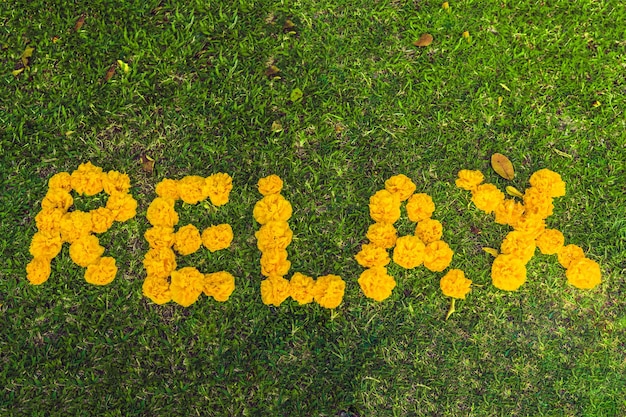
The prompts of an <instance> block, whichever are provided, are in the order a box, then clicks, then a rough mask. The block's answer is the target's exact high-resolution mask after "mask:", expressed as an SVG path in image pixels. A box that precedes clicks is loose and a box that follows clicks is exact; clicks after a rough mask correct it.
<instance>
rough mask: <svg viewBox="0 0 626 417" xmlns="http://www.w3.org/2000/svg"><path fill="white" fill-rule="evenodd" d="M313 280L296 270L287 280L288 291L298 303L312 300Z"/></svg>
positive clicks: (301, 303)
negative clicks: (289, 279)
mask: <svg viewBox="0 0 626 417" xmlns="http://www.w3.org/2000/svg"><path fill="white" fill-rule="evenodd" d="M314 289H315V280H314V279H313V278H311V277H309V276H306V275H304V274H301V273H300V272H296V273H295V274H293V276H292V277H291V281H289V293H290V294H291V298H293V299H294V300H296V301H297V302H298V304H300V305H304V304H309V303H310V302H312V301H313V296H314Z"/></svg>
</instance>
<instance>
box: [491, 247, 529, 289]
mask: <svg viewBox="0 0 626 417" xmlns="http://www.w3.org/2000/svg"><path fill="white" fill-rule="evenodd" d="M491 281H492V282H493V285H494V287H496V288H498V289H501V290H504V291H516V290H517V289H518V288H519V287H521V286H522V285H523V284H524V283H525V282H526V267H525V266H524V263H523V262H522V261H521V260H520V259H519V258H517V257H515V256H513V255H498V256H497V257H496V259H495V260H494V261H493V264H492V265H491Z"/></svg>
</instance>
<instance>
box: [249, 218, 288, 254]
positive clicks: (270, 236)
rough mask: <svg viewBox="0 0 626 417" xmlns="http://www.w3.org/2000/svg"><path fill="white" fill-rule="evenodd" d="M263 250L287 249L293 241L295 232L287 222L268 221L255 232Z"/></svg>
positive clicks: (259, 246) (260, 248)
mask: <svg viewBox="0 0 626 417" xmlns="http://www.w3.org/2000/svg"><path fill="white" fill-rule="evenodd" d="M254 236H256V239H257V242H256V244H257V247H258V248H259V250H260V251H261V252H265V251H266V250H269V249H286V248H287V246H289V244H290V243H291V239H292V238H293V232H292V231H291V229H290V228H289V224H288V223H287V222H268V223H265V224H264V225H263V226H261V228H260V229H259V230H258V231H257V232H255V233H254Z"/></svg>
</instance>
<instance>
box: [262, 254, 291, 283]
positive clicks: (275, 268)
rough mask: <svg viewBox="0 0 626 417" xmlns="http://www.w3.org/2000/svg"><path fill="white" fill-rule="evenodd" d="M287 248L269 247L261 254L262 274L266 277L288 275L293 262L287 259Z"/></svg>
mask: <svg viewBox="0 0 626 417" xmlns="http://www.w3.org/2000/svg"><path fill="white" fill-rule="evenodd" d="M287 256H288V255H287V251H286V250H285V249H269V250H266V251H265V252H263V254H262V255H261V274H263V275H265V276H266V277H269V276H273V275H276V276H279V277H282V276H284V275H287V273H288V272H289V268H291V262H290V261H288V260H287Z"/></svg>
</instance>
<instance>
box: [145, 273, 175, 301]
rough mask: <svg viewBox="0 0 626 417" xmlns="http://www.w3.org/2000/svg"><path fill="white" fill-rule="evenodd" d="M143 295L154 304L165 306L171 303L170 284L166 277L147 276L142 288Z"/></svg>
mask: <svg viewBox="0 0 626 417" xmlns="http://www.w3.org/2000/svg"><path fill="white" fill-rule="evenodd" d="M142 291H143V295H145V296H146V297H148V298H149V299H151V300H152V302H154V303H155V304H165V303H169V302H170V301H172V293H171V292H170V283H169V282H168V281H167V277H160V276H156V275H148V276H147V277H146V279H145V280H144V282H143V286H142Z"/></svg>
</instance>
